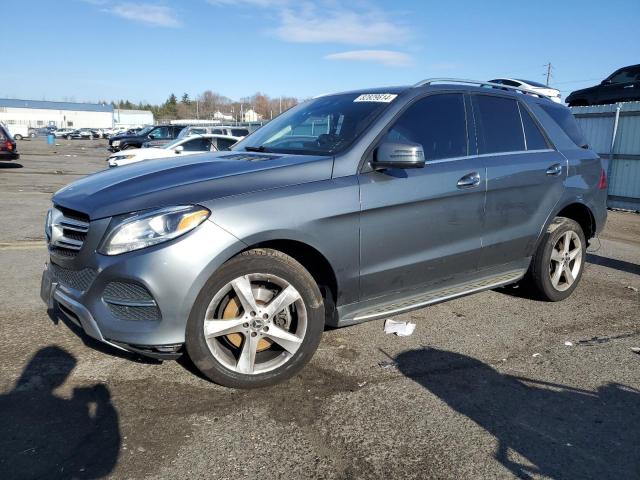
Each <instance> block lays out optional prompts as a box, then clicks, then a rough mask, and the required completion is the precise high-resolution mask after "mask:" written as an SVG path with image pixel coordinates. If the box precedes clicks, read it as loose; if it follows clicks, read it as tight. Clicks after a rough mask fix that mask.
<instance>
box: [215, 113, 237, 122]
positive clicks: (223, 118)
mask: <svg viewBox="0 0 640 480" xmlns="http://www.w3.org/2000/svg"><path fill="white" fill-rule="evenodd" d="M213 119H214V120H220V121H223V122H230V121H232V120H233V117H232V116H231V115H227V114H226V113H222V112H220V111H217V112H216V113H214V114H213Z"/></svg>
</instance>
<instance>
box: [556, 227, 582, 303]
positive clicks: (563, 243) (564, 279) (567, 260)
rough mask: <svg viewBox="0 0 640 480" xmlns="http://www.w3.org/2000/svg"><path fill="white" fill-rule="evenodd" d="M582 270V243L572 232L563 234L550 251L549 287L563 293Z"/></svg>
mask: <svg viewBox="0 0 640 480" xmlns="http://www.w3.org/2000/svg"><path fill="white" fill-rule="evenodd" d="M581 268H582V242H581V241H580V237H579V236H578V234H577V233H576V232H574V231H573V230H569V231H567V232H565V233H564V234H563V235H562V236H561V237H560V238H559V239H558V240H557V241H556V243H555V245H554V246H553V249H552V250H551V261H550V264H549V277H550V278H551V285H553V288H555V289H556V290H558V291H565V290H567V289H568V288H570V287H571V285H573V284H574V282H575V281H576V278H578V274H579V273H580V269H581Z"/></svg>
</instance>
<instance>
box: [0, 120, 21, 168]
mask: <svg viewBox="0 0 640 480" xmlns="http://www.w3.org/2000/svg"><path fill="white" fill-rule="evenodd" d="M18 158H20V155H18V148H17V146H16V142H15V140H14V139H13V138H12V137H11V134H10V133H9V130H7V129H6V128H4V127H3V126H2V125H0V162H1V161H3V160H17V159H18Z"/></svg>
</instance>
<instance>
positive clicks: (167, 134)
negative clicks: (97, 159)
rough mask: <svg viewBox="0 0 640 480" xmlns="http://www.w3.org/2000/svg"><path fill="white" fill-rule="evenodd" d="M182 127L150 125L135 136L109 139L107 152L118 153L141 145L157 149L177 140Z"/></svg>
mask: <svg viewBox="0 0 640 480" xmlns="http://www.w3.org/2000/svg"><path fill="white" fill-rule="evenodd" d="M183 128H184V125H155V126H154V125H151V126H147V127H144V128H143V129H142V130H140V131H139V132H138V133H137V134H135V135H118V136H116V137H112V138H110V139H109V150H110V151H112V152H118V151H120V150H126V149H127V148H140V147H142V145H143V144H146V146H149V147H159V146H161V145H164V144H166V143H169V142H170V141H171V140H175V139H176V138H178V134H179V133H180V131H181V130H182V129H183Z"/></svg>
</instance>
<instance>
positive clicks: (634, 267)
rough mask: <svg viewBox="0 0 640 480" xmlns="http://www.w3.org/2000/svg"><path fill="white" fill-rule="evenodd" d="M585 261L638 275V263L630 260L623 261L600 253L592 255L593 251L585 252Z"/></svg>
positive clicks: (639, 266) (639, 273)
mask: <svg viewBox="0 0 640 480" xmlns="http://www.w3.org/2000/svg"><path fill="white" fill-rule="evenodd" d="M587 262H589V263H593V264H595V265H601V266H603V267H609V268H613V269H614V270H619V271H621V272H627V273H635V274H636V275H640V265H638V264H636V263H631V262H625V261H624V260H615V259H613V258H607V257H601V256H600V255H594V254H593V253H588V254H587Z"/></svg>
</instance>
